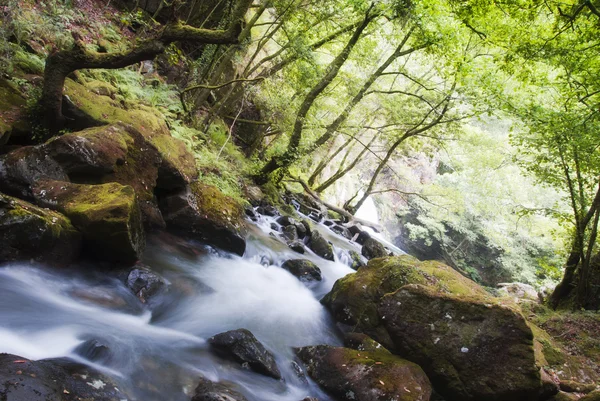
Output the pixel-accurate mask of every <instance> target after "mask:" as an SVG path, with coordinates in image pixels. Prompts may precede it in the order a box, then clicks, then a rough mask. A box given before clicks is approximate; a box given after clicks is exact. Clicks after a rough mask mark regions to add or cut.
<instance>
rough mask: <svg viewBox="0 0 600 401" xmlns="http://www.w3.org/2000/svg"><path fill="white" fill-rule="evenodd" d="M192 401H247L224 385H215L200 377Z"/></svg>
mask: <svg viewBox="0 0 600 401" xmlns="http://www.w3.org/2000/svg"><path fill="white" fill-rule="evenodd" d="M192 401H248V400H247V399H246V397H244V396H243V395H242V394H240V393H239V392H237V391H235V390H233V389H232V388H231V386H230V385H227V384H225V383H220V382H219V383H215V382H212V381H210V380H208V379H206V378H204V377H201V378H200V380H199V383H198V386H197V387H196V390H195V391H194V396H193V397H192Z"/></svg>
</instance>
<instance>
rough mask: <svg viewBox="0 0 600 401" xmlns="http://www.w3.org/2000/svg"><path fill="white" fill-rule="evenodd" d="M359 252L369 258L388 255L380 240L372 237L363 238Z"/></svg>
mask: <svg viewBox="0 0 600 401" xmlns="http://www.w3.org/2000/svg"><path fill="white" fill-rule="evenodd" d="M361 253H362V255H363V256H364V257H365V258H367V259H369V260H370V259H374V258H382V257H384V256H388V252H387V251H386V249H385V248H384V246H383V245H382V244H381V242H379V241H377V240H376V239H374V238H368V239H366V240H365V242H364V243H363V246H362V249H361Z"/></svg>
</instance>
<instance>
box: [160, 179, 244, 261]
mask: <svg viewBox="0 0 600 401" xmlns="http://www.w3.org/2000/svg"><path fill="white" fill-rule="evenodd" d="M160 208H161V211H162V214H163V216H164V218H165V221H166V223H167V228H168V229H170V230H174V231H177V232H181V233H184V234H186V235H191V236H194V237H196V238H198V239H200V240H202V241H206V242H208V243H209V244H212V245H215V246H217V247H219V248H221V249H223V250H226V251H229V252H233V253H236V254H238V255H243V254H244V252H245V250H246V240H245V239H244V232H245V223H244V218H243V215H244V209H243V208H242V207H241V205H240V204H239V203H238V202H236V201H235V200H234V199H233V198H230V197H228V196H226V195H224V194H223V193H222V192H221V191H220V190H219V189H218V188H217V187H214V186H212V185H205V184H202V183H200V182H194V183H192V184H191V185H189V186H188V187H187V188H186V189H185V190H183V191H180V192H177V193H175V194H172V195H169V196H166V197H165V198H163V199H162V200H161V202H160Z"/></svg>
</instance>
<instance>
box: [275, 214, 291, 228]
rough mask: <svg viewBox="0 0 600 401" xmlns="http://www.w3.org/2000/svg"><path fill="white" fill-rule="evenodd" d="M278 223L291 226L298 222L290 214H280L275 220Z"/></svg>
mask: <svg viewBox="0 0 600 401" xmlns="http://www.w3.org/2000/svg"><path fill="white" fill-rule="evenodd" d="M275 221H276V222H277V224H280V225H281V226H283V227H287V226H291V225H295V224H296V220H294V219H293V218H292V217H289V216H280V217H278V218H277V220H275Z"/></svg>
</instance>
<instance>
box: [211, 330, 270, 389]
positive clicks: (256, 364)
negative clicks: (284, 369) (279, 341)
mask: <svg viewBox="0 0 600 401" xmlns="http://www.w3.org/2000/svg"><path fill="white" fill-rule="evenodd" d="M208 343H209V344H210V345H211V347H212V348H213V349H215V350H216V351H217V352H218V353H219V354H221V355H223V356H225V357H228V358H231V359H233V360H235V361H237V362H239V363H240V364H247V365H248V367H249V368H250V369H252V370H253V371H255V372H257V373H260V374H263V375H265V376H269V377H272V378H274V379H281V372H280V371H279V368H278V367H277V363H276V362H275V357H274V356H273V354H272V353H271V352H270V351H268V350H267V349H266V348H265V347H264V345H262V344H261V343H260V341H258V340H257V339H256V337H254V334H252V333H251V332H250V331H249V330H246V329H237V330H230V331H227V332H225V333H220V334H217V335H215V336H213V337H211V338H209V339H208Z"/></svg>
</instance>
